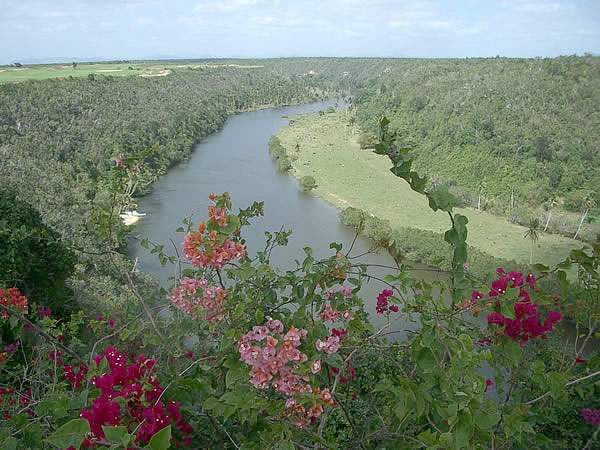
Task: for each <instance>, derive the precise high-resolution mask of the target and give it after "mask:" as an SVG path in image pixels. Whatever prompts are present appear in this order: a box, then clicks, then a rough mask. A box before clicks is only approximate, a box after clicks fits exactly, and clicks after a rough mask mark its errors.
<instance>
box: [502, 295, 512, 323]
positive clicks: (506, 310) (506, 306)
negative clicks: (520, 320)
mask: <svg viewBox="0 0 600 450" xmlns="http://www.w3.org/2000/svg"><path fill="white" fill-rule="evenodd" d="M509 292H510V290H509ZM500 313H501V314H502V315H503V316H504V317H507V318H509V319H514V318H515V305H514V304H513V302H512V301H511V300H510V299H506V298H503V297H502V300H501V301H500Z"/></svg>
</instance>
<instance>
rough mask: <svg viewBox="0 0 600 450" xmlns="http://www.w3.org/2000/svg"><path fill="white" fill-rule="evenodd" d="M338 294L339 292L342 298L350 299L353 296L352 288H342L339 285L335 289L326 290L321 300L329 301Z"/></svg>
mask: <svg viewBox="0 0 600 450" xmlns="http://www.w3.org/2000/svg"><path fill="white" fill-rule="evenodd" d="M338 292H341V293H342V294H343V295H344V298H350V297H352V296H353V295H354V294H353V293H352V288H351V287H349V286H342V285H341V284H340V285H338V286H337V287H330V288H327V289H326V290H325V292H324V293H323V298H324V299H325V300H329V299H330V298H331V297H333V296H334V295H335V294H336V293H338Z"/></svg>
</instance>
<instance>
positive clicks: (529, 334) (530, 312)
mask: <svg viewBox="0 0 600 450" xmlns="http://www.w3.org/2000/svg"><path fill="white" fill-rule="evenodd" d="M498 273H499V274H500V278H499V279H497V280H495V281H493V282H492V289H491V290H490V292H489V296H490V297H500V296H503V295H504V294H505V293H506V291H507V289H509V288H511V289H515V288H519V295H518V298H517V301H516V302H515V304H514V312H515V318H514V319H510V318H508V317H505V316H504V315H503V314H501V313H499V312H497V311H495V312H492V313H491V314H490V315H488V318H487V320H488V324H489V325H495V326H497V327H498V328H499V330H498V333H497V335H499V334H504V335H506V336H508V337H510V338H512V339H513V340H517V339H518V340H519V342H520V343H521V344H523V343H524V342H527V341H528V340H529V339H534V338H536V337H538V336H541V337H542V339H545V338H546V334H545V333H546V332H548V331H552V327H553V325H554V324H555V323H556V322H558V321H560V320H561V319H562V316H561V314H560V313H559V312H556V311H551V312H549V313H548V316H547V317H546V319H545V320H544V322H543V323H541V322H540V313H539V311H538V310H537V306H538V305H537V303H531V298H530V297H529V293H528V292H527V290H526V287H525V286H524V281H523V274H522V273H520V272H510V274H507V273H506V272H504V271H503V270H502V269H498ZM525 283H527V284H528V285H529V289H531V290H533V289H535V277H534V276H533V274H529V275H527V277H526V279H525ZM473 295H477V297H479V295H481V294H480V293H478V292H475V293H473ZM490 306H491V304H490ZM495 306H496V308H499V307H500V299H497V300H496V302H495Z"/></svg>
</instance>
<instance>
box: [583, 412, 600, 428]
mask: <svg viewBox="0 0 600 450" xmlns="http://www.w3.org/2000/svg"><path fill="white" fill-rule="evenodd" d="M581 417H583V419H584V420H585V421H586V422H588V423H591V424H592V425H596V426H598V425H600V410H599V409H590V408H583V409H582V410H581Z"/></svg>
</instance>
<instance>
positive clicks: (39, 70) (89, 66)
mask: <svg viewBox="0 0 600 450" xmlns="http://www.w3.org/2000/svg"><path fill="white" fill-rule="evenodd" d="M219 67H239V68H246V69H256V68H260V67H262V66H256V65H241V64H229V63H227V64H219V63H214V64H213V63H207V64H185V63H181V62H175V63H174V62H172V61H171V62H164V63H163V62H160V61H154V62H152V63H143V64H142V63H81V64H77V67H73V65H72V64H34V65H23V66H22V67H13V66H0V84H1V83H11V82H19V81H25V80H43V79H47V78H68V77H87V76H88V75H89V74H94V75H111V76H115V77H123V76H141V77H159V76H167V75H169V74H170V73H171V72H172V71H173V70H182V69H199V68H219Z"/></svg>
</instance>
